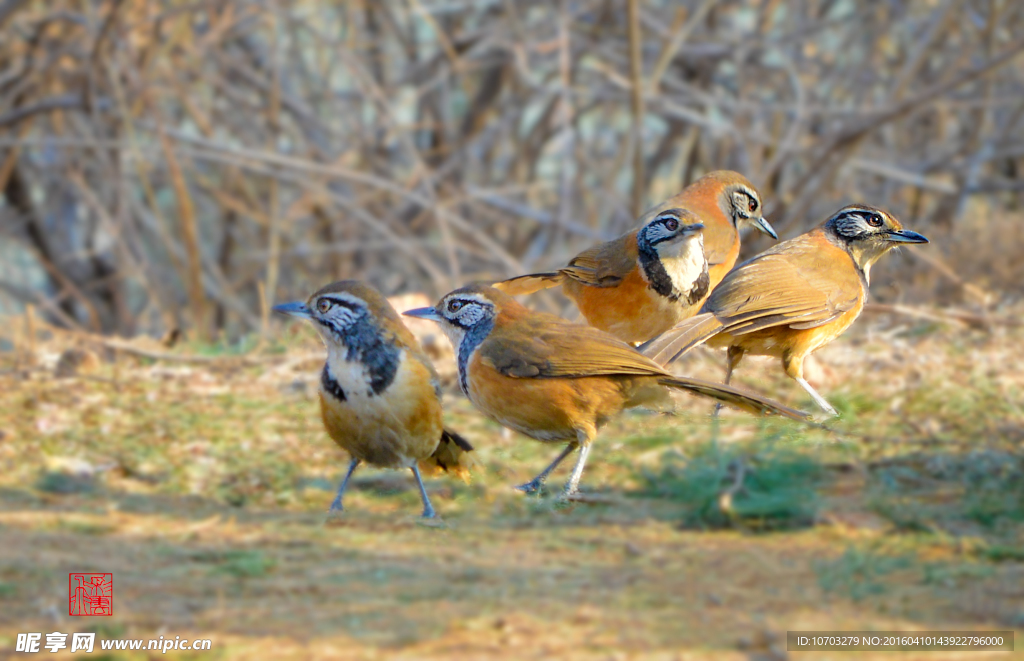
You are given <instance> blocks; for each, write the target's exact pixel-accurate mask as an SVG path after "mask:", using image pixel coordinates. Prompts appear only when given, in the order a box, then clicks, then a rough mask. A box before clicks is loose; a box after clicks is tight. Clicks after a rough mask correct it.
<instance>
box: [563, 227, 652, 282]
mask: <svg viewBox="0 0 1024 661" xmlns="http://www.w3.org/2000/svg"><path fill="white" fill-rule="evenodd" d="M636 258H637V252H636V232H635V231H634V232H630V233H629V234H625V235H623V236H620V237H619V238H617V239H615V240H614V241H608V242H607V243H602V244H601V245H599V246H594V247H593V248H590V249H588V250H584V251H583V252H581V253H580V254H578V255H576V256H575V257H573V258H572V260H570V261H569V265H568V266H566V267H565V268H563V269H560V270H559V273H561V274H563V275H565V276H568V277H570V278H572V279H573V280H576V281H578V282H580V283H582V284H584V285H589V286H591V287H615V286H617V285H618V284H619V283H620V282H622V279H623V278H625V277H626V276H627V275H629V273H630V271H632V270H633V269H635V268H636Z"/></svg>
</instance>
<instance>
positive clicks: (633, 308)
mask: <svg viewBox="0 0 1024 661" xmlns="http://www.w3.org/2000/svg"><path fill="white" fill-rule="evenodd" d="M636 235H637V232H636V231H633V232H631V233H629V234H627V235H625V236H622V237H620V238H618V239H616V240H614V241H609V242H608V243H606V244H603V245H601V246H598V247H596V248H593V249H591V250H588V251H585V252H583V253H580V254H579V255H577V256H576V257H575V258H574V259H573V260H572V262H570V268H571V267H573V266H580V267H583V268H587V269H593V272H594V280H595V284H588V283H586V282H580V281H579V280H576V279H574V278H572V277H566V278H564V279H563V281H562V292H563V293H564V294H565V295H566V296H568V297H569V298H571V299H572V300H573V302H574V303H575V304H576V307H577V308H578V309H579V311H580V313H581V314H582V315H583V317H584V318H585V319H586V320H587V323H589V324H590V325H591V326H593V327H595V328H600V329H601V330H603V331H605V332H608V333H611V334H612V335H614V336H615V337H617V338H619V339H620V340H622V341H623V342H634V343H635V342H646V341H647V340H649V339H651V338H652V337H654V336H656V335H659V334H661V333H664V332H665V331H667V330H668V329H669V328H672V326H674V325H675V324H677V323H678V322H680V321H682V320H683V319H685V318H686V317H687V316H689V310H688V308H686V307H685V306H683V305H682V304H680V303H679V302H677V301H672V300H669V299H668V298H666V297H664V296H662V295H660V294H659V293H658V292H656V291H654V290H653V289H651V288H650V286H649V285H648V283H647V281H646V280H644V277H643V275H642V274H641V273H640V265H639V262H638V261H637V260H638V254H637V244H636ZM609 278H615V279H617V280H618V284H617V285H615V286H611V287H601V286H597V285H596V283H597V282H605V281H606V280H607V279H609ZM693 309H694V310H696V309H699V306H697V307H694V308H693Z"/></svg>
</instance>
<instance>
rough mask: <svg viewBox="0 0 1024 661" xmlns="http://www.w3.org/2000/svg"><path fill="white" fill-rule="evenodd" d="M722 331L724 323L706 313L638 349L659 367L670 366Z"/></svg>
mask: <svg viewBox="0 0 1024 661" xmlns="http://www.w3.org/2000/svg"><path fill="white" fill-rule="evenodd" d="M720 330H722V322H720V321H719V320H718V319H717V318H716V317H715V315H714V314H712V313H710V312H705V313H704V314H698V315H697V316H696V317H691V318H690V319H687V320H686V321H683V322H680V323H679V324H677V325H676V326H674V327H672V328H670V329H668V330H667V331H665V332H664V333H662V334H661V335H659V336H658V337H656V338H654V339H653V340H648V341H647V342H645V343H644V344H642V345H640V346H639V347H637V349H638V350H639V351H640V353H642V354H643V355H645V356H647V357H648V358H650V359H651V360H653V361H654V362H656V363H658V364H659V365H668V364H669V363H671V362H672V361H673V360H675V359H676V358H678V357H679V356H681V355H683V354H684V353H686V352H687V351H689V350H690V349H692V348H694V347H696V346H699V345H701V344H703V343H704V342H707V341H708V340H709V339H711V338H712V337H713V336H714V335H715V334H716V333H718V331H720Z"/></svg>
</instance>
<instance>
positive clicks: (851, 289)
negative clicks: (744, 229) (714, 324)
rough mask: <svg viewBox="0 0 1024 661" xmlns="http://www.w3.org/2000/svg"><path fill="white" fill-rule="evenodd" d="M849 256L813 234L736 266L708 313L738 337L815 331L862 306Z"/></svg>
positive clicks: (861, 292)
mask: <svg viewBox="0 0 1024 661" xmlns="http://www.w3.org/2000/svg"><path fill="white" fill-rule="evenodd" d="M849 259H850V257H849V255H847V254H846V252H845V251H844V250H842V249H841V248H839V247H838V246H834V245H832V244H831V243H829V242H828V240H827V239H825V238H824V236H820V235H817V233H815V232H812V233H809V234H805V235H803V236H801V237H798V238H796V239H793V240H791V241H786V242H784V243H781V244H779V245H778V246H775V247H774V248H772V249H770V250H767V251H765V252H763V253H761V254H760V255H758V256H757V257H754V258H753V259H751V260H750V261H748V262H746V263H744V264H742V265H741V266H738V267H736V269H735V270H733V272H732V273H730V274H729V275H728V276H727V277H726V278H725V280H723V281H722V283H721V284H720V285H719V286H718V287H717V288H716V289H715V291H714V292H713V293H712V294H711V297H710V298H709V299H708V301H707V303H706V304H705V307H704V309H705V310H706V311H708V312H712V313H714V315H715V317H716V318H717V319H718V321H719V322H720V323H721V324H722V325H723V326H724V327H725V329H726V331H728V332H729V333H731V334H733V335H741V334H744V333H751V332H754V331H757V330H760V329H763V328H770V327H772V326H791V327H793V328H804V329H806V328H814V327H817V326H821V325H823V324H826V323H828V322H830V321H832V320H834V319H835V318H837V317H839V316H840V315H842V314H843V313H844V312H847V311H849V310H851V309H852V308H854V307H856V305H857V304H858V302H859V301H860V300H861V299H862V298H863V296H864V285H863V283H862V282H861V280H860V277H859V275H858V274H857V272H856V269H850V268H844V267H846V266H848V265H847V264H842V263H840V262H841V260H849Z"/></svg>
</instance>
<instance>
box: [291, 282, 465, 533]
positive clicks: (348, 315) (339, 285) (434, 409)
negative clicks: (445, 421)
mask: <svg viewBox="0 0 1024 661" xmlns="http://www.w3.org/2000/svg"><path fill="white" fill-rule="evenodd" d="M274 311H275V312H280V313H282V314H287V315H290V316H293V317H298V318H301V319H308V320H309V321H311V322H312V323H313V326H314V328H316V330H317V331H318V332H319V333H320V336H321V338H323V341H324V344H325V345H327V362H326V364H325V365H324V368H323V371H322V372H321V374H320V413H321V416H322V418H323V423H324V427H325V428H326V429H327V433H328V434H329V435H330V437H331V438H332V439H333V440H334V442H335V443H337V444H338V446H339V447H341V449H343V450H345V451H346V452H347V453H348V454H349V455H350V456H351V458H352V460H351V462H350V463H349V466H348V472H347V473H346V474H345V478H344V479H343V480H342V482H341V486H340V487H339V488H338V495H337V496H336V497H335V499H334V502H333V503H331V511H332V512H335V511H341V510H342V509H343V507H342V497H343V496H344V494H345V487H347V486H348V481H349V478H351V477H352V473H353V472H354V471H355V469H356V467H357V466H359V464H360V463H361V462H364V461H365V462H366V463H368V464H370V465H372V466H379V467H382V468H408V469H410V470H412V474H413V475H414V476H415V478H416V484H417V485H418V486H419V491H420V497H421V498H422V500H423V516H424V517H425V518H434V517H435V516H436V512H435V511H434V508H433V506H432V505H431V504H430V498H429V497H428V496H427V490H426V488H425V487H424V486H423V479H422V477H421V476H420V470H419V467H420V466H424V467H429V468H435V467H436V468H440V469H443V470H448V471H453V472H455V473H456V474H459V475H461V476H463V477H465V476H466V475H468V467H469V466H471V465H472V463H473V460H472V458H471V456H470V455H469V454H468V453H469V452H471V451H472V449H473V448H472V446H470V444H469V443H468V442H466V440H465V439H463V438H462V437H460V436H459V435H458V434H455V433H454V432H451V431H449V430H447V429H445V428H444V427H443V425H442V420H441V390H440V385H439V383H438V379H437V374H436V372H435V371H434V368H433V366H432V365H431V364H430V361H429V360H428V359H427V357H426V356H425V355H424V354H423V352H422V350H421V349H420V347H419V344H418V343H417V342H416V338H415V337H414V336H413V334H412V333H411V332H410V331H409V329H408V328H406V327H405V324H404V323H402V319H401V317H399V316H398V313H397V312H395V309H394V308H393V307H391V304H390V303H388V301H387V299H386V298H384V296H383V295H382V294H381V293H380V292H378V291H377V290H376V289H374V288H373V287H371V286H369V285H367V284H365V283H362V282H359V281H356V280H342V281H340V282H335V283H332V284H329V285H327V286H326V287H324V288H323V289H321V290H319V291H318V292H316V293H315V294H313V295H312V296H310V297H309V300H308V301H307V302H306V303H302V302H295V303H286V304H283V305H277V306H275V307H274Z"/></svg>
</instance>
